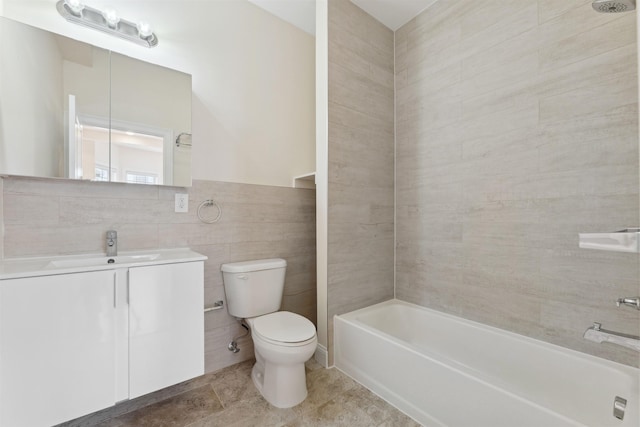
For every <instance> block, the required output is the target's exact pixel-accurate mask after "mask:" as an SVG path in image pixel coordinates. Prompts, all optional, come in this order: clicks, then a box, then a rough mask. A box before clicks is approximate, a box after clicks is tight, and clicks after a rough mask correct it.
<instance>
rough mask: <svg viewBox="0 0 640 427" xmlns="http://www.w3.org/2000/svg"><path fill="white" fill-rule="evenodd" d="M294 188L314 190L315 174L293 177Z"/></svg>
mask: <svg viewBox="0 0 640 427" xmlns="http://www.w3.org/2000/svg"><path fill="white" fill-rule="evenodd" d="M293 187H294V188H312V189H315V188H316V173H315V172H311V173H307V174H304V175H298V176H294V177H293Z"/></svg>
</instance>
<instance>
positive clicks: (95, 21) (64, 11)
mask: <svg viewBox="0 0 640 427" xmlns="http://www.w3.org/2000/svg"><path fill="white" fill-rule="evenodd" d="M56 8H57V9H58V13H60V15H62V17H63V18H65V19H66V20H67V21H69V22H73V23H74V24H78V25H82V26H85V27H89V28H93V29H94V30H100V31H102V32H105V33H107V34H111V35H112V36H116V37H120V38H121V39H125V40H129V41H131V42H134V43H137V44H139V45H142V46H145V47H154V46H156V45H157V44H158V37H156V35H155V34H154V33H153V31H152V30H151V26H150V25H149V23H148V22H145V21H140V22H138V23H137V24H136V23H133V22H131V21H127V20H126V19H122V18H120V17H119V16H118V13H117V12H116V11H115V10H113V9H104V10H98V9H95V8H93V7H90V6H87V5H85V4H84V3H83V1H82V0H59V1H58V3H56Z"/></svg>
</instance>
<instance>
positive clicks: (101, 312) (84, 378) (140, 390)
mask: <svg viewBox="0 0 640 427" xmlns="http://www.w3.org/2000/svg"><path fill="white" fill-rule="evenodd" d="M203 265H204V263H203V262H202V261H198V262H182V263H171V264H160V265H148V266H141V267H127V268H123V267H118V268H113V269H109V270H101V271H89V272H82V273H70V274H55V275H41V276H35V277H23V278H11V279H3V280H0V427H22V426H50V425H55V424H58V423H61V422H64V421H68V420H71V419H73V418H77V417H79V416H82V415H86V414H89V413H92V412H95V411H97V410H100V409H104V408H107V407H109V406H112V405H114V404H115V403H116V402H119V401H122V400H126V399H132V398H135V397H138V396H141V395H143V394H147V393H150V392H152V391H155V390H159V389H161V388H164V387H167V386H170V385H173V384H176V383H178V382H181V381H184V380H187V379H190V378H193V377H196V376H198V375H202V374H203V373H204V313H203V292H204V290H203Z"/></svg>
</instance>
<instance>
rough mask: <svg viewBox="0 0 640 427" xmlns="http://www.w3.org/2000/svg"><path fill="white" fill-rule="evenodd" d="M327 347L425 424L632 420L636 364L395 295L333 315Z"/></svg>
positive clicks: (600, 424) (639, 418) (524, 426)
mask: <svg viewBox="0 0 640 427" xmlns="http://www.w3.org/2000/svg"><path fill="white" fill-rule="evenodd" d="M603 345H608V344H603ZM334 348H335V365H336V367H337V368H338V369H340V370H341V371H343V372H345V373H346V374H347V375H349V376H351V377H352V378H354V379H355V380H356V381H358V382H360V383H361V384H363V385H364V386H366V387H367V388H369V389H371V390H372V391H373V392H374V393H376V394H378V395H379V396H381V397H382V398H384V399H385V400H387V401H388V402H390V403H391V404H393V405H394V406H396V407H397V408H399V409H400V410H402V411H403V412H405V413H406V414H408V415H409V416H411V417H412V418H414V419H415V420H417V421H419V422H420V423H421V424H423V425H425V426H450V427H467V426H468V427H500V426H504V427H554V426H593V427H609V426H611V427H638V426H639V425H640V414H639V412H638V406H639V405H640V394H639V390H638V389H639V383H640V370H638V369H635V368H632V367H629V366H626V365H621V364H618V363H614V362H610V361H608V360H605V359H600V358H597V357H593V356H590V355H587V354H583V353H579V352H576V351H573V350H569V349H566V348H563V347H559V346H556V345H552V344H548V343H545V342H543V341H538V340H535V339H532V338H528V337H525V336H522V335H518V334H514V333H511V332H507V331H504V330H501V329H497V328H493V327H490V326H486V325H483V324H480V323H476V322H472V321H469V320H464V319H461V318H458V317H455V316H451V315H447V314H444V313H441V312H438V311H435V310H430V309H427V308H423V307H420V306H417V305H413V304H409V303H406V302H403V301H399V300H391V301H387V302H384V303H381V304H377V305H374V306H371V307H367V308H364V309H361V310H358V311H354V312H351V313H347V314H343V315H340V316H335V318H334ZM616 396H619V397H621V398H624V399H626V401H627V403H626V410H625V414H624V419H623V420H619V419H617V418H615V417H614V416H613V403H614V399H615V398H616Z"/></svg>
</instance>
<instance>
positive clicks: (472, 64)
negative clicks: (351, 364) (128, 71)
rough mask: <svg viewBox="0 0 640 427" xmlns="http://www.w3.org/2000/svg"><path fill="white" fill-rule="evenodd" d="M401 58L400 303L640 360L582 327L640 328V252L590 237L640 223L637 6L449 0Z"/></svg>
mask: <svg viewBox="0 0 640 427" xmlns="http://www.w3.org/2000/svg"><path fill="white" fill-rule="evenodd" d="M473 3H476V4H473ZM445 40H446V42H444V41H445ZM395 66H396V68H395V76H396V80H395V81H396V197H397V202H396V203H397V205H396V295H397V297H398V298H400V299H404V300H407V301H410V302H414V303H417V304H421V305H424V306H428V307H433V308H436V309H439V310H443V311H446V312H449V313H453V314H456V315H460V316H463V317H466V318H470V319H473V320H477V321H481V322H484V323H488V324H491V325H494V326H497V327H500V328H504V329H508V330H512V331H515V332H518V333H522V334H525V335H529V336H532V337H535V338H539V339H543V340H547V341H549V342H552V343H555V344H559V345H562V346H565V347H569V348H572V349H575V350H579V351H583V352H587V353H591V354H594V355H598V356H601V357H605V358H609V359H612V360H616V361H619V362H622V363H627V364H630V365H636V366H637V365H638V357H637V354H634V353H633V352H631V351H626V350H624V349H618V348H615V347H613V346H607V345H598V344H595V343H590V342H587V341H585V340H584V339H583V338H582V334H583V333H584V330H585V329H586V328H587V327H589V326H590V325H591V323H592V322H593V321H599V322H602V323H603V324H604V325H606V327H607V328H608V329H613V330H618V331H621V332H626V333H629V334H634V335H639V334H640V316H639V313H638V312H637V311H634V310H630V309H626V308H616V306H615V300H616V298H619V297H622V296H635V295H638V294H640V273H639V268H640V266H639V258H638V256H637V254H636V255H633V254H622V253H607V252H600V251H590V250H581V249H579V248H578V241H577V240H578V233H580V232H597V231H611V230H617V229H621V228H625V227H631V226H637V225H638V223H639V222H640V217H639V216H640V212H639V202H638V171H639V165H638V98H637V42H636V20H635V14H634V13H630V14H611V15H606V14H598V13H595V12H594V11H593V10H592V8H591V1H588V0H568V1H562V2H557V1H552V0H537V1H536V0H509V1H504V2H489V3H486V2H485V3H482V2H470V1H466V0H463V1H455V2H454V1H440V2H437V3H435V4H434V5H433V6H432V7H430V8H428V9H427V10H425V11H424V12H423V13H422V14H420V15H419V16H418V17H416V18H415V19H413V20H412V21H410V22H409V23H407V24H406V25H405V26H403V27H402V28H400V29H399V30H397V31H396V34H395Z"/></svg>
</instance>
